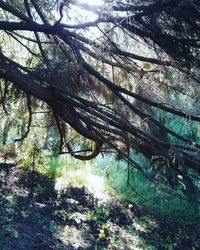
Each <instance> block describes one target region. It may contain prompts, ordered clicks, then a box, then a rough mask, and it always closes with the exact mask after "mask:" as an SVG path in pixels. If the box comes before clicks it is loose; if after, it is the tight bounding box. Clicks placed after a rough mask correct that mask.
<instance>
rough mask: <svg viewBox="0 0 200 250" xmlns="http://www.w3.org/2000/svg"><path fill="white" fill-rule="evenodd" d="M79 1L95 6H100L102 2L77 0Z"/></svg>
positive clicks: (98, 0) (100, 0) (97, 0)
mask: <svg viewBox="0 0 200 250" xmlns="http://www.w3.org/2000/svg"><path fill="white" fill-rule="evenodd" d="M79 2H80V3H86V4H89V5H95V6H102V5H103V4H104V1H103V0H79Z"/></svg>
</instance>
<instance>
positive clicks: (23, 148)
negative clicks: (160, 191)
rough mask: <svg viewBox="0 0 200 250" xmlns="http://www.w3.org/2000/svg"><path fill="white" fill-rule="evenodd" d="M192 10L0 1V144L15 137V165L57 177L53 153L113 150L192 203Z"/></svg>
mask: <svg viewBox="0 0 200 250" xmlns="http://www.w3.org/2000/svg"><path fill="white" fill-rule="evenodd" d="M199 8H200V6H199V4H198V3H197V2H196V1H176V0H169V1H117V2H116V1H104V4H103V5H102V6H90V5H88V4H84V3H81V2H79V1H70V2H61V1H51V2H49V1H35V0H31V1H7V2H6V1H1V2H0V30H1V31H2V34H1V50H0V78H1V82H0V95H1V96H0V98H1V103H2V125H1V131H2V135H1V140H0V141H1V144H2V146H4V145H6V144H9V143H11V144H12V142H14V143H15V145H17V146H16V151H17V153H18V152H20V153H19V154H18V161H19V162H20V163H22V164H24V165H29V166H31V167H32V170H33V171H35V170H36V168H38V169H40V171H41V169H42V168H44V169H45V170H46V169H48V170H47V171H49V175H51V176H55V175H60V173H59V171H60V170H58V169H57V166H58V165H59V163H58V154H70V155H72V156H73V157H74V158H77V159H80V160H84V161H85V160H91V159H93V158H95V157H97V156H98V155H99V154H100V153H102V154H106V153H110V152H112V153H114V154H115V156H116V157H117V158H118V159H121V160H125V161H126V162H127V163H128V164H129V167H130V166H132V167H133V168H135V170H131V172H132V173H131V172H130V171H129V170H128V174H131V175H133V174H134V175H136V176H138V177H137V179H138V180H140V182H141V183H142V178H143V177H141V176H140V175H139V174H138V172H137V171H139V172H140V173H141V174H142V175H143V176H145V178H146V179H147V180H151V181H153V182H156V183H157V184H160V183H162V182H164V184H167V183H169V185H170V186H171V187H173V188H174V189H176V191H177V193H179V194H180V196H182V193H185V194H186V198H187V199H188V200H190V202H193V204H195V202H198V198H197V197H198V194H199V193H198V192H199V191H198V189H199V179H198V178H199V173H200V170H199V169H200V168H199V167H200V165H199V162H200V161H199V159H200V155H199V147H200V145H199V121H200V117H199V95H198V92H199V65H200V61H199V58H200V57H199V36H200V32H199V30H200V29H199V17H200V16H199V15H200V14H199ZM88 12H89V13H90V14H92V16H95V18H94V20H90V19H88V18H89V16H90V15H88ZM75 13H76V14H75ZM13 45H14V46H13ZM4 115H7V116H8V118H5V116H4ZM12 145H13V144H12ZM13 151H14V150H13ZM14 153H15V152H14ZM3 154H4V155H5V160H6V159H7V156H8V152H7V151H6V150H5V152H3ZM13 155H14V156H16V154H13ZM138 155H139V158H140V159H139V160H138V159H137V158H138V157H137V156H138ZM47 157H48V160H46V159H47ZM144 157H145V161H147V164H146V163H145V164H144ZM120 165H121V164H120ZM49 166H50V168H49ZM132 167H131V168H132ZM122 169H123V171H124V173H123V175H125V168H124V167H123V166H122ZM45 170H44V171H45ZM136 170H137V171H136ZM109 171H110V170H109V169H108V171H107V174H108V175H109ZM116 175H117V173H116ZM124 179H125V177H124ZM77 181H78V180H77ZM79 181H80V180H79ZM134 181H135V182H137V181H136V180H134V178H132V177H131V180H130V182H133V183H134ZM159 182H160V183H159ZM146 183H147V184H145V185H144V187H143V188H142V187H141V189H143V190H144V189H145V188H147V187H151V185H152V190H156V189H157V188H160V187H159V186H158V187H156V185H154V184H150V183H149V182H148V181H147V182H146ZM135 184H136V183H135ZM135 184H134V185H135ZM122 186H123V188H122V189H121V190H122V191H124V192H125V191H126V188H125V187H124V184H123V185H122ZM140 186H141V185H140ZM160 186H162V185H160ZM129 188H130V183H129ZM162 188H164V187H162ZM150 190H151V188H150ZM152 192H153V191H152ZM170 192H171V191H170ZM192 193H193V194H194V195H191V194H192ZM167 199H168V198H167Z"/></svg>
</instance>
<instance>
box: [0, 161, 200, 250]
mask: <svg viewBox="0 0 200 250" xmlns="http://www.w3.org/2000/svg"><path fill="white" fill-rule="evenodd" d="M199 235H200V234H199V230H198V228H197V227H196V226H194V225H190V224H183V223H180V222H178V221H176V220H175V219H173V218H169V217H162V216H160V215H158V214H152V213H151V212H149V211H148V210H146V209H144V208H142V207H140V206H138V205H135V204H130V203H126V202H120V201H119V200H117V199H116V200H115V199H111V200H110V201H109V202H106V203H101V202H100V201H99V200H98V199H96V198H95V197H94V196H93V195H92V194H91V193H89V192H88V191H87V190H86V189H85V188H83V187H82V188H77V187H69V188H67V189H66V190H63V191H62V192H61V193H57V192H56V191H55V190H54V180H53V179H52V178H50V177H46V176H44V175H41V174H39V173H36V172H28V171H25V170H24V169H22V168H20V167H18V166H15V165H12V164H3V163H2V164H0V250H23V249H26V250H29V249H30V250H31V249H34V250H40V249H41V250H45V249H58V250H61V249H70V250H73V249H79V250H81V249H82V250H86V249H88V250H89V249H91V250H103V249H104V250H106V249H113V250H120V249H122V250H123V249H124V250H128V249H133V250H137V249H152V250H153V249H166V250H168V249H169V250H171V249H184V250H186V249H188V250H189V249H192V250H193V249H200V237H199Z"/></svg>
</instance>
